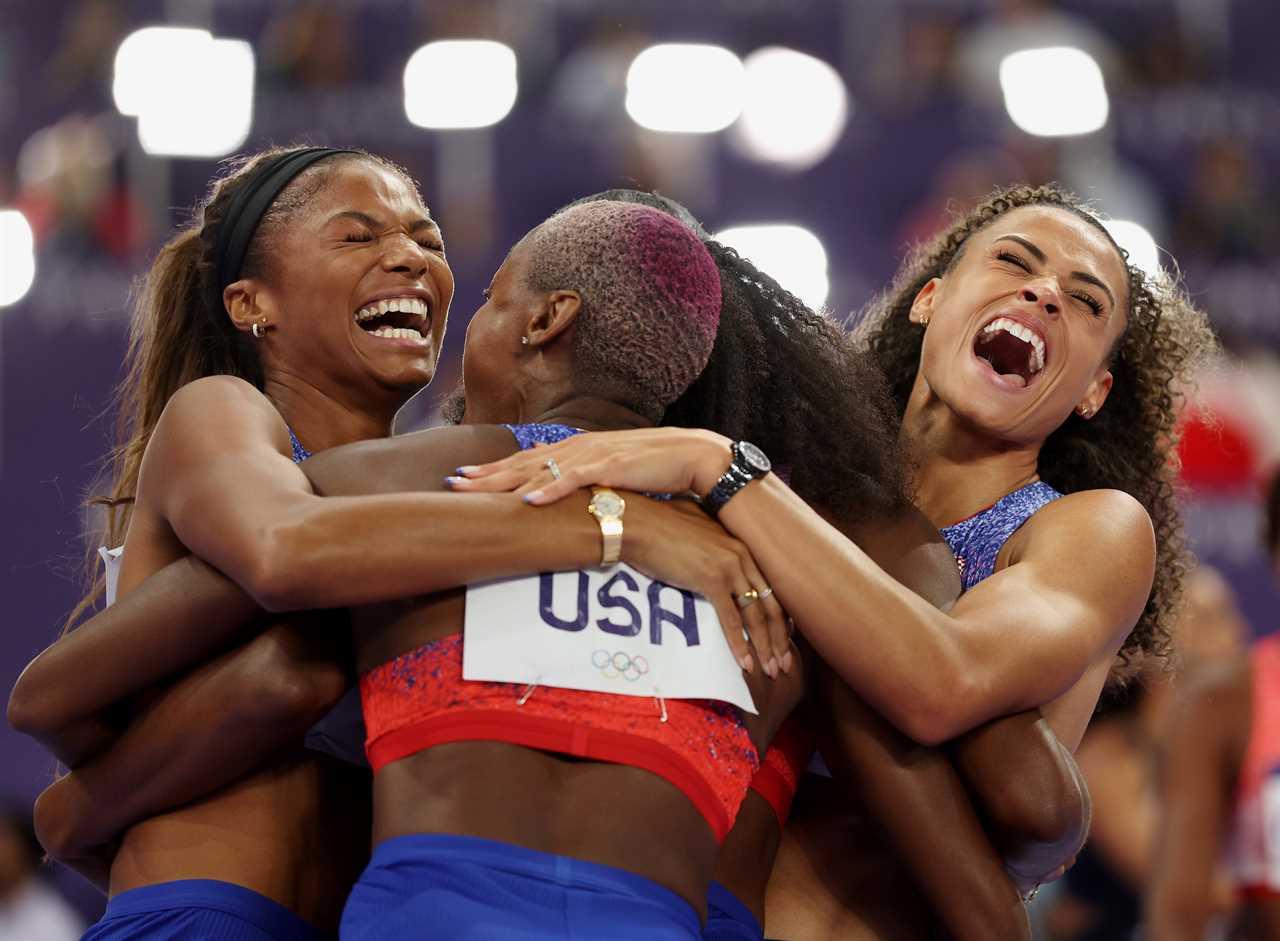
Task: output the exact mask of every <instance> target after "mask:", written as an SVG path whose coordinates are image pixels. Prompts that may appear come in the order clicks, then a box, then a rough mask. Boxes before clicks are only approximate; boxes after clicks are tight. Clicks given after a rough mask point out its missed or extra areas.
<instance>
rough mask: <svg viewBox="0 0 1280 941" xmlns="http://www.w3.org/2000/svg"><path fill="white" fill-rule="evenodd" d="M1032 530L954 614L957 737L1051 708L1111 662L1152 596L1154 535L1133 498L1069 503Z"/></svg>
mask: <svg viewBox="0 0 1280 941" xmlns="http://www.w3.org/2000/svg"><path fill="white" fill-rule="evenodd" d="M1024 529H1025V530H1026V532H1025V533H1023V534H1021V535H1020V538H1019V543H1018V546H1019V549H1018V552H1017V553H1016V557H1015V558H1014V559H1013V560H1012V561H1011V564H1009V565H1008V566H1007V567H1006V568H1004V569H1002V570H1000V571H999V572H996V573H995V574H994V575H992V576H991V577H989V578H987V579H985V580H983V581H982V582H980V583H978V584H977V585H975V586H974V587H973V588H971V589H970V590H969V591H967V592H965V593H964V594H963V595H962V596H961V597H960V599H959V600H958V601H957V602H956V604H955V607H954V608H952V610H951V621H952V625H951V626H952V630H953V631H954V635H955V636H954V639H955V642H956V653H957V660H956V663H955V669H954V671H953V672H954V674H955V675H954V676H951V677H948V678H946V679H947V680H948V681H949V682H950V683H951V684H954V685H956V686H958V687H959V688H960V689H961V690H962V695H960V696H958V697H957V698H956V706H957V707H958V708H957V709H956V710H955V716H954V718H955V722H956V725H957V728H956V729H955V731H956V732H959V731H962V730H964V729H968V728H972V727H973V726H974V725H975V724H977V723H979V722H983V721H986V720H988V719H990V718H992V717H993V716H999V715H1006V714H1009V713H1012V712H1019V711H1022V710H1024V709H1032V708H1035V707H1038V706H1042V705H1044V704H1045V703H1048V702H1050V701H1051V700H1053V699H1055V698H1057V697H1058V696H1060V695H1061V694H1062V693H1064V692H1065V691H1066V690H1068V689H1070V688H1071V687H1072V686H1073V685H1075V684H1076V683H1077V682H1078V681H1079V680H1080V679H1081V677H1083V676H1084V674H1085V672H1086V671H1087V670H1088V669H1089V668H1090V666H1092V665H1094V664H1096V663H1098V662H1100V661H1104V660H1105V661H1108V662H1109V661H1110V658H1111V657H1112V656H1113V655H1114V654H1115V651H1116V650H1117V649H1119V647H1120V644H1121V643H1122V642H1123V640H1124V638H1125V637H1126V636H1127V635H1128V633H1129V631H1130V630H1131V629H1132V628H1133V625H1134V624H1136V623H1137V620H1138V618H1139V617H1140V616H1141V614H1142V610H1143V608H1144V607H1145V605H1146V602H1147V597H1148V595H1149V594H1150V591H1151V581H1152V576H1153V573H1154V569H1155V538H1154V533H1153V530H1152V527H1151V520H1150V518H1149V517H1148V516H1147V513H1146V511H1145V510H1144V509H1143V508H1142V506H1141V505H1140V504H1139V503H1138V502H1137V501H1136V500H1134V499H1133V498H1132V497H1130V496H1128V495H1127V494H1123V493H1121V492H1119V491H1114V490H1106V491H1103V490H1097V491H1088V492H1082V493H1077V494H1072V495H1071V496H1068V497H1063V498H1061V499H1060V500H1057V501H1055V502H1054V503H1051V504H1049V505H1048V506H1046V507H1044V508H1043V509H1041V510H1040V511H1039V512H1038V513H1037V514H1036V515H1035V516H1033V517H1032V519H1031V520H1030V521H1028V523H1027V524H1026V526H1025V527H1024Z"/></svg>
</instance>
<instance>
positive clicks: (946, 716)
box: [886, 668, 981, 748]
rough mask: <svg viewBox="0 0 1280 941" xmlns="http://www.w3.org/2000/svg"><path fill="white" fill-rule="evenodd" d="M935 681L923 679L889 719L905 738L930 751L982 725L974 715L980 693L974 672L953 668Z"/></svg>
mask: <svg viewBox="0 0 1280 941" xmlns="http://www.w3.org/2000/svg"><path fill="white" fill-rule="evenodd" d="M935 677H938V678H933V677H929V676H925V675H923V674H922V675H920V676H919V677H918V679H919V680H920V681H921V682H920V683H919V684H918V685H917V686H916V688H915V689H913V690H911V691H910V694H909V695H907V696H904V697H903V698H902V699H901V701H900V704H895V705H894V707H893V709H894V714H893V715H888V714H887V715H886V718H888V719H889V721H891V722H892V723H893V724H894V725H896V726H897V727H898V730H899V731H900V732H902V734H904V735H906V736H907V737H908V738H910V739H912V740H913V741H915V742H917V743H919V744H921V745H924V746H927V747H929V748H936V747H938V746H939V745H942V744H943V743H945V742H949V741H951V739H953V738H955V737H956V736H958V735H963V734H964V733H965V732H967V731H969V730H970V729H971V728H973V727H974V726H976V725H977V724H978V723H979V722H980V721H981V720H980V719H979V718H976V717H974V716H973V715H972V709H973V703H975V702H977V701H979V700H978V697H979V690H978V685H977V682H976V678H975V677H974V675H973V673H972V672H971V671H969V670H966V669H962V668H951V669H946V670H944V671H939V674H935ZM939 680H941V681H939Z"/></svg>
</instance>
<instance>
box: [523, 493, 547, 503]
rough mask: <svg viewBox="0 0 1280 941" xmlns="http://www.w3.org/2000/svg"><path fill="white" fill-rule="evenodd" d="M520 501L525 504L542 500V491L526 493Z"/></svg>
mask: <svg viewBox="0 0 1280 941" xmlns="http://www.w3.org/2000/svg"><path fill="white" fill-rule="evenodd" d="M522 499H523V500H524V502H525V503H534V502H535V501H537V500H541V499H542V491H541V490H531V491H530V492H529V493H526V494H525V495H524V497H523V498H522Z"/></svg>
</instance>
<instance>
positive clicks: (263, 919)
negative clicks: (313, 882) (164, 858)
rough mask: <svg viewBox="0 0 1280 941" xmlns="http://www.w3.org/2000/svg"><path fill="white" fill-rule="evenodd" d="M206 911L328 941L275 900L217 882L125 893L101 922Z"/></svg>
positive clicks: (301, 938)
mask: <svg viewBox="0 0 1280 941" xmlns="http://www.w3.org/2000/svg"><path fill="white" fill-rule="evenodd" d="M182 908H207V909H212V910H214V911H219V912H226V913H227V914H230V915H235V916H236V917H238V918H241V919H243V920H244V921H247V922H249V923H250V924H252V925H255V926H257V927H258V928H261V929H262V930H263V931H265V932H266V933H267V934H269V935H272V936H274V937H278V938H288V939H296V941H331V939H330V937H329V936H328V935H326V934H325V933H324V932H322V931H321V930H320V929H319V928H316V927H315V926H314V925H312V924H310V923H309V922H306V921H304V920H303V919H302V918H301V917H300V916H299V915H298V914H297V913H295V912H292V911H290V910H289V909H287V908H285V907H284V906H283V905H281V904H280V903H279V902H277V901H276V900H275V899H269V898H267V897H266V896H265V895H262V894H260V893H258V892H255V891H253V890H252V889H247V888H245V887H244V886H242V885H236V884H235V883H234V882H222V881H221V880H218V879H176V880H174V881H173V882H157V883H156V884H155V885H146V886H142V887H141V888H137V889H129V890H128V891H125V892H121V893H120V894H119V895H116V896H114V897H113V898H112V899H111V900H110V901H109V902H107V911H106V913H105V914H104V915H103V920H106V919H110V918H121V917H125V916H129V915H139V914H143V913H146V912H162V911H171V910H174V909H182Z"/></svg>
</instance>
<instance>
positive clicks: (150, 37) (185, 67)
mask: <svg viewBox="0 0 1280 941" xmlns="http://www.w3.org/2000/svg"><path fill="white" fill-rule="evenodd" d="M253 72H254V61H253V49H252V48H251V47H250V46H249V44H248V43H247V42H242V41H240V40H238V39H215V38H214V37H213V36H212V35H210V34H209V33H208V32H207V31H206V30H202V29H171V28H169V27H160V26H151V27H147V28H146V29H140V30H138V31H137V32H136V33H132V34H131V35H129V36H127V37H126V38H125V40H124V42H122V43H121V44H120V48H119V50H118V51H117V52H116V71H115V81H114V82H113V84H112V93H113V95H114V96H115V100H116V107H117V108H119V109H120V112H121V113H122V114H130V115H137V117H138V140H139V141H140V142H141V144H142V149H143V150H145V151H146V152H147V153H149V154H164V155H167V156H180V157H220V156H222V155H223V154H227V153H230V152H231V151H233V150H235V149H236V148H237V147H239V146H240V145H241V144H243V143H244V142H245V139H246V138H247V137H248V136H249V128H250V127H251V125H252V123H253Z"/></svg>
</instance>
